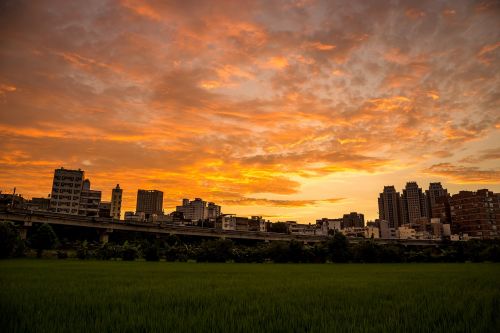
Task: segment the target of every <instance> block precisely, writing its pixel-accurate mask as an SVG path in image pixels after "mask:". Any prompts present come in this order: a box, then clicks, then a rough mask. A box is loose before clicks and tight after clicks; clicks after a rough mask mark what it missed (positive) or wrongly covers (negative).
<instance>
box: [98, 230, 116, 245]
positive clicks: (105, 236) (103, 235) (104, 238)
mask: <svg viewBox="0 0 500 333" xmlns="http://www.w3.org/2000/svg"><path fill="white" fill-rule="evenodd" d="M111 232H113V229H103V230H101V232H100V233H99V241H100V242H101V243H103V244H106V243H107V242H108V241H109V234H110V233H111Z"/></svg>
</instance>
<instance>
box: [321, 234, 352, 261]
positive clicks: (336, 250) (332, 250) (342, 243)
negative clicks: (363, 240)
mask: <svg viewBox="0 0 500 333" xmlns="http://www.w3.org/2000/svg"><path fill="white" fill-rule="evenodd" d="M326 246H327V251H328V259H330V260H331V261H332V262H340V263H345V262H348V261H349V260H350V259H351V252H350V251H349V241H348V240H347V238H346V237H345V236H344V235H343V234H342V233H340V232H336V233H335V234H334V235H333V237H332V238H331V239H330V240H329V241H328V242H327V244H326Z"/></svg>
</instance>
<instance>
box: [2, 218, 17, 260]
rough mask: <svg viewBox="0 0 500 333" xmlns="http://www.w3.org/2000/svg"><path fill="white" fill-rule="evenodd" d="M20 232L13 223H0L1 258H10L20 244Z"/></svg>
mask: <svg viewBox="0 0 500 333" xmlns="http://www.w3.org/2000/svg"><path fill="white" fill-rule="evenodd" d="M19 240H20V239H19V231H18V230H17V229H16V226H15V225H14V224H12V223H11V222H0V258H7V257H10V256H11V255H12V254H13V253H14V251H15V249H16V246H17V244H18V243H19Z"/></svg>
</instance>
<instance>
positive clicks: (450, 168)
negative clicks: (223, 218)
mask: <svg viewBox="0 0 500 333" xmlns="http://www.w3.org/2000/svg"><path fill="white" fill-rule="evenodd" d="M0 43H1V45H2V47H1V48H0V110H1V112H0V148H1V151H2V154H1V155H0V188H1V189H2V190H4V191H10V190H11V188H12V187H14V186H17V188H18V190H19V191H20V192H22V193H25V194H26V195H27V196H38V195H46V194H47V193H49V192H50V186H51V177H52V172H53V169H54V168H58V167H60V166H65V167H67V168H82V169H84V170H86V171H87V175H88V177H90V178H91V180H92V186H93V187H94V188H98V189H102V190H103V191H104V194H105V197H107V196H109V193H110V189H111V188H112V187H114V185H115V184H116V183H120V184H121V186H122V187H123V188H124V189H125V206H126V209H129V210H133V209H134V208H135V193H136V190H137V188H148V189H153V188H155V189H161V190H163V191H164V192H165V206H166V207H167V210H169V209H171V208H173V207H174V206H175V205H176V204H178V203H179V201H180V200H181V199H182V198H183V197H190V198H193V197H202V198H204V199H207V200H213V201H216V202H219V203H221V204H223V205H224V209H223V210H224V211H225V212H232V213H234V212H236V213H241V214H248V215H250V214H262V215H267V216H275V217H276V218H277V219H279V218H280V217H281V218H296V219H299V220H301V221H304V222H309V221H310V220H311V219H313V218H320V217H323V216H329V217H334V216H337V215H340V214H342V213H344V212H348V211H352V210H358V211H362V212H364V213H366V214H367V216H368V217H369V218H374V217H376V215H377V211H376V209H377V204H376V197H377V192H378V191H380V190H381V189H382V187H383V185H390V184H395V185H396V186H397V187H401V186H403V185H404V182H405V181H407V180H414V179H415V180H418V181H419V182H420V185H421V186H424V187H425V186H427V184H426V183H425V182H428V181H430V180H433V181H442V182H444V183H445V185H446V186H449V187H450V188H451V189H453V190H456V189H457V188H459V187H458V185H455V184H461V185H460V186H461V187H463V186H464V185H463V184H467V186H468V187H467V188H477V187H489V188H490V189H493V190H496V191H498V190H499V189H500V184H499V183H500V179H499V172H500V169H499V167H498V165H499V164H498V158H499V149H500V146H499V144H498V142H500V135H499V130H500V91H499V89H498V87H499V86H500V77H499V75H500V74H499V73H500V68H499V67H500V66H499V60H500V6H499V4H498V2H497V1H418V2H415V1H396V2H387V1H315V0H305V1H248V2H246V1H216V2H214V1H190V0H188V1H160V0H158V1H136V0H122V1H112V0H110V1H106V0H105V1H101V0H99V1H92V0H91V1H85V2H68V1H62V0H60V1H35V2H33V1H31V2H29V1H3V2H1V4H0ZM332 198H334V199H332ZM341 198H342V199H341Z"/></svg>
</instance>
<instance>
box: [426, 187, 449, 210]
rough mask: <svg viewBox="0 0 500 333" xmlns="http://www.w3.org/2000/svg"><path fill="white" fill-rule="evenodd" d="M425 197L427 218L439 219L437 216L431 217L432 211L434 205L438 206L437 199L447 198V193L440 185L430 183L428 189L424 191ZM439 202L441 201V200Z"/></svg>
mask: <svg viewBox="0 0 500 333" xmlns="http://www.w3.org/2000/svg"><path fill="white" fill-rule="evenodd" d="M425 195H426V197H427V209H428V211H427V216H428V217H439V216H433V215H432V211H433V209H435V208H436V205H437V204H438V203H437V201H438V199H439V198H442V197H447V196H448V191H447V190H446V189H445V188H443V186H442V185H441V183H430V184H429V189H428V190H427V191H425ZM440 201H442V199H441V200H440Z"/></svg>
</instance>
